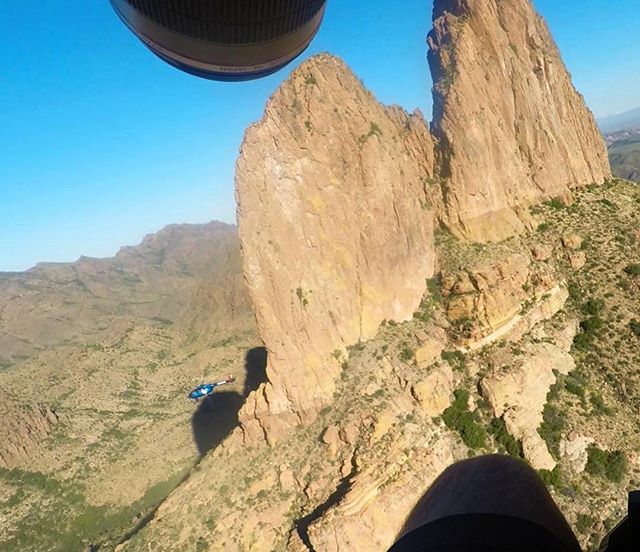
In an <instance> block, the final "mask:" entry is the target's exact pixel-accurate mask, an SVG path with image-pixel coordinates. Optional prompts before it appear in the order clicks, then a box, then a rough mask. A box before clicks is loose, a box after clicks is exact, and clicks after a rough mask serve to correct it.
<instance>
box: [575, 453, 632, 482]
mask: <svg viewBox="0 0 640 552" xmlns="http://www.w3.org/2000/svg"><path fill="white" fill-rule="evenodd" d="M588 454H589V456H588V460H587V467H586V468H585V469H586V472H587V473H590V474H591V475H597V476H599V477H603V478H606V479H608V480H609V481H612V482H614V483H620V481H622V477H623V476H624V474H625V473H626V471H627V457H626V456H625V454H624V453H623V452H621V451H619V450H618V451H614V452H606V451H604V450H602V449H599V448H598V447H596V446H595V445H591V446H590V447H589V449H588Z"/></svg>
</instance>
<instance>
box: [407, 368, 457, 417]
mask: <svg viewBox="0 0 640 552" xmlns="http://www.w3.org/2000/svg"><path fill="white" fill-rule="evenodd" d="M453 389H454V377H453V371H452V370H451V367H450V366H449V365H448V364H444V363H443V364H440V365H439V366H438V367H437V368H435V369H434V370H433V371H432V372H431V373H430V374H429V375H428V376H427V377H426V378H425V379H423V380H421V381H419V382H417V383H414V384H413V385H412V386H411V394H412V395H413V397H414V398H415V399H416V401H418V404H420V406H421V407H422V410H424V412H425V414H427V416H432V417H434V416H440V415H441V414H442V413H443V412H444V411H445V410H446V409H447V408H448V407H449V406H451V403H452V401H453Z"/></svg>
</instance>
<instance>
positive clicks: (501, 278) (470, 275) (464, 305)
mask: <svg viewBox="0 0 640 552" xmlns="http://www.w3.org/2000/svg"><path fill="white" fill-rule="evenodd" d="M529 267H530V261H529V259H528V258H527V257H526V256H525V255H520V254H516V255H512V256H510V257H508V258H506V259H503V260H502V261H497V262H495V263H491V264H487V265H482V266H477V267H472V268H469V269H467V271H466V272H462V273H460V274H459V276H458V280H457V282H456V284H454V286H453V291H452V294H451V296H450V297H449V300H448V303H447V315H448V316H449V318H450V319H451V320H454V321H455V320H471V321H475V325H476V327H477V328H478V329H479V330H480V332H481V334H482V335H487V334H489V333H491V332H494V331H496V330H498V329H499V328H500V327H501V326H503V325H504V324H506V323H507V322H508V321H509V320H511V319H512V318H513V317H514V316H516V314H518V313H519V312H520V310H521V308H522V302H523V301H524V300H525V299H526V298H527V297H528V293H527V292H526V291H525V287H526V284H527V281H528V280H529V276H530V268H529ZM467 280H468V281H470V282H472V283H473V286H472V292H471V293H464V294H462V295H460V294H458V293H457V290H458V289H461V287H460V286H459V282H465V281H467ZM463 289H466V286H464V287H463Z"/></svg>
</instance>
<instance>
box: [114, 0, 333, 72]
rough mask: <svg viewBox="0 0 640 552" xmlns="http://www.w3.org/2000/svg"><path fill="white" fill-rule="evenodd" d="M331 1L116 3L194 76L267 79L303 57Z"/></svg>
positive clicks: (147, 40)
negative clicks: (300, 56)
mask: <svg viewBox="0 0 640 552" xmlns="http://www.w3.org/2000/svg"><path fill="white" fill-rule="evenodd" d="M326 2H327V0H111V4H112V6H113V8H114V9H115V11H116V13H117V14H118V15H119V16H120V18H121V19H122V20H123V21H124V23H125V24H126V25H127V26H128V27H129V29H131V31H133V33H135V35H136V36H137V37H138V38H139V39H140V40H141V41H142V42H143V43H144V44H145V45H146V46H147V47H148V48H149V49H150V50H151V51H152V52H154V53H155V54H156V55H158V56H159V57H160V58H162V59H163V60H165V61H166V62H168V63H170V64H171V65H173V66H175V67H177V68H179V69H181V70H183V71H186V72H188V73H191V74H193V75H196V76H199V77H204V78H208V79H213V80H227V81H239V80H250V79H256V78H260V77H264V76H266V75H269V74H271V73H274V72H275V71H277V70H279V69H281V68H282V67H284V66H285V65H286V64H287V63H289V62H290V61H292V60H293V59H295V58H296V57H298V56H299V55H300V54H301V53H302V52H304V50H306V48H307V47H308V46H309V44H310V43H311V41H312V39H313V37H314V36H315V35H316V33H317V32H318V29H319V28H320V24H321V23H322V18H323V16H324V11H325V7H326Z"/></svg>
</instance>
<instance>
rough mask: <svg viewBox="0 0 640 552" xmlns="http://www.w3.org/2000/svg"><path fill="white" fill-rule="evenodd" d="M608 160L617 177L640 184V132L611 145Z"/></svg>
mask: <svg viewBox="0 0 640 552" xmlns="http://www.w3.org/2000/svg"><path fill="white" fill-rule="evenodd" d="M609 159H610V161H611V169H612V171H613V174H615V175H616V176H617V177H619V178H626V179H628V180H633V181H635V182H640V130H638V131H636V132H635V133H631V136H629V137H628V138H625V139H622V140H616V142H614V143H613V144H611V145H610V146H609Z"/></svg>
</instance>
